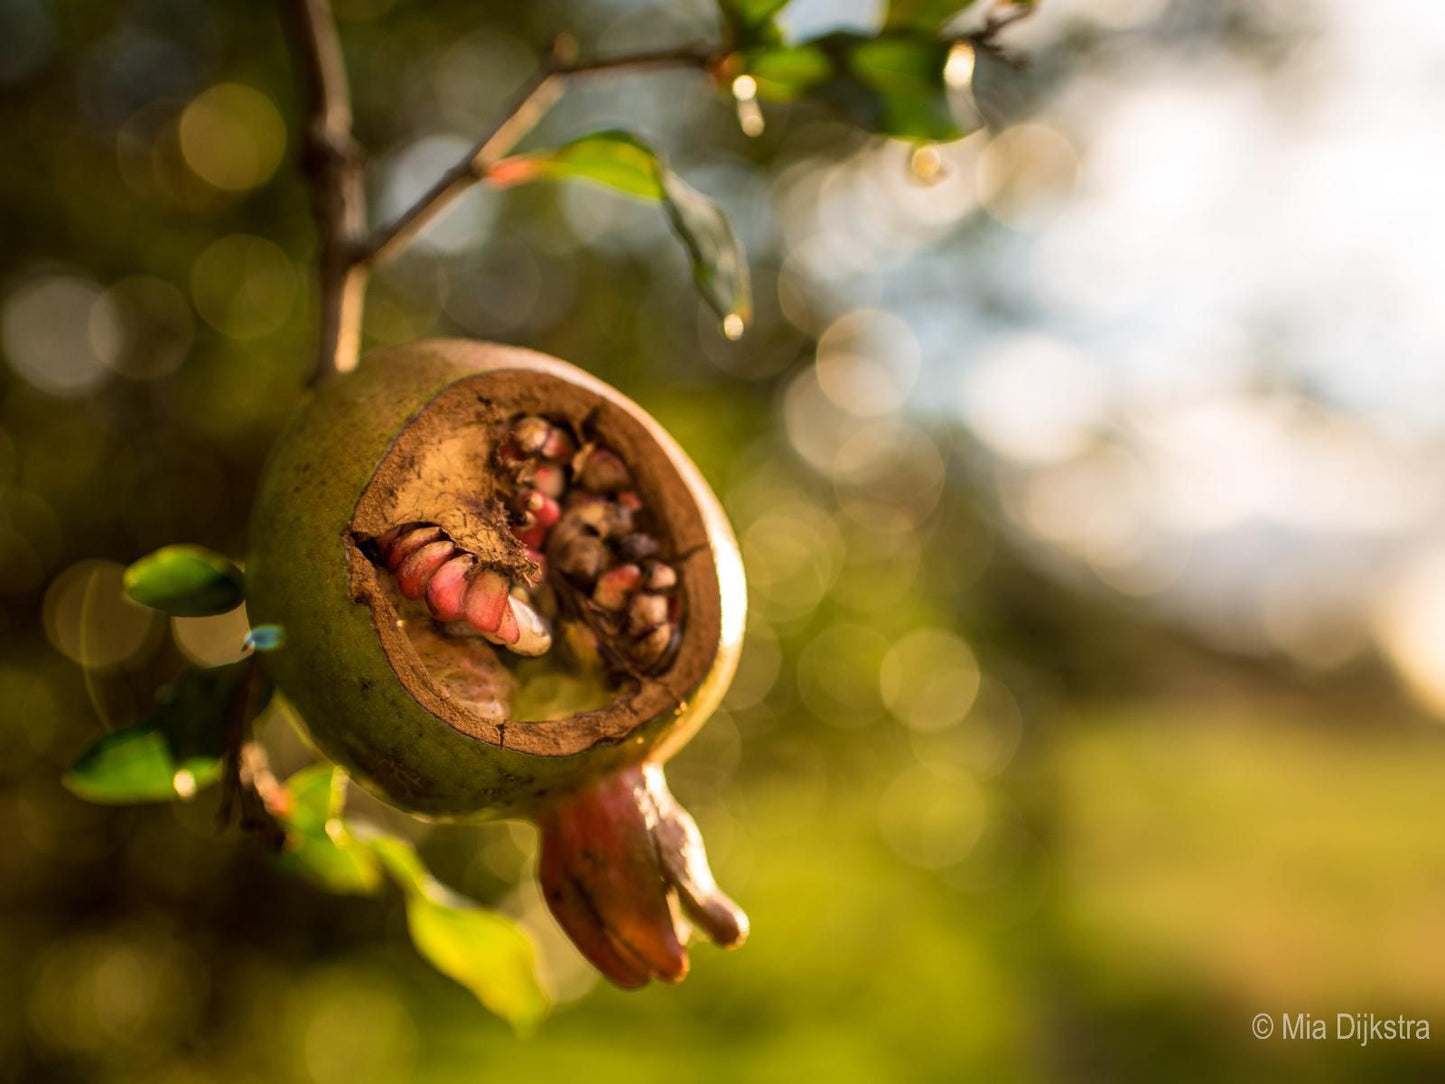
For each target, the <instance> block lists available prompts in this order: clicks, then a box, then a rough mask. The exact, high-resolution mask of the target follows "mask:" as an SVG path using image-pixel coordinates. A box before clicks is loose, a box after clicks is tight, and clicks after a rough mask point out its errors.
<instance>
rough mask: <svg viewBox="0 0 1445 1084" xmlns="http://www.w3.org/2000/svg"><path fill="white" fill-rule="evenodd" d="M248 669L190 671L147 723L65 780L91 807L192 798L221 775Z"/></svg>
mask: <svg viewBox="0 0 1445 1084" xmlns="http://www.w3.org/2000/svg"><path fill="white" fill-rule="evenodd" d="M249 668H250V667H249V664H248V663H246V662H239V663H233V664H231V665H230V666H219V667H215V668H213V669H208V670H187V671H186V672H185V673H183V674H182V675H181V676H180V677H179V678H178V679H177V680H176V682H175V683H174V684H173V685H171V686H170V687H169V688H167V689H164V690H162V693H161V696H160V698H159V702H158V704H157V706H156V710H155V711H154V712H153V713H152V714H151V716H150V717H149V718H148V719H146V720H145V721H144V722H142V723H138V724H137V725H135V726H132V727H127V728H126V729H124V730H117V731H116V732H114V733H113V734H107V735H106V736H105V737H103V738H101V739H100V740H99V741H97V742H96V743H95V744H94V745H92V746H91V747H90V748H89V749H87V750H86V751H85V752H84V753H82V754H81V756H80V759H79V760H77V761H76V762H75V766H74V767H72V768H71V769H70V771H69V772H67V773H66V774H65V776H64V778H63V780H62V782H63V783H64V784H65V786H66V787H67V788H69V790H70V791H71V792H72V793H74V794H75V795H77V796H79V797H81V798H84V799H86V800H87V801H91V802H105V803H114V804H125V803H131V802H169V801H174V800H175V799H177V798H189V797H191V796H192V795H194V794H195V792H196V791H197V790H199V789H200V788H201V787H205V786H209V785H210V784H211V783H214V782H215V781H216V780H217V779H219V778H220V775H221V757H222V755H223V753H224V751H225V727H226V719H227V717H228V715H229V713H230V711H231V710H232V708H233V706H234V703H235V698H236V697H237V696H239V695H242V692H243V690H242V686H241V683H242V682H243V681H244V680H246V678H247V672H248V670H249Z"/></svg>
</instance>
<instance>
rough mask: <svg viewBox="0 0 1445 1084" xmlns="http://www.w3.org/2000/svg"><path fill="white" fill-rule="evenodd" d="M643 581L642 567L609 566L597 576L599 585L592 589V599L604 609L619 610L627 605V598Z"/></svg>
mask: <svg viewBox="0 0 1445 1084" xmlns="http://www.w3.org/2000/svg"><path fill="white" fill-rule="evenodd" d="M641 582H642V569H640V568H638V567H637V566H636V565H618V566H617V567H616V568H609V569H608V570H607V571H606V572H604V573H602V575H600V576H598V577H597V586H596V587H595V588H594V589H593V591H592V601H593V602H595V603H597V605H599V606H601V607H602V608H603V609H604V610H612V611H614V612H615V611H617V610H621V609H623V608H624V607H625V606H626V605H627V600H628V598H629V597H631V595H632V593H633V592H634V591H636V590H637V587H638V585H639V584H640V583H641Z"/></svg>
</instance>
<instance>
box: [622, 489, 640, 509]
mask: <svg viewBox="0 0 1445 1084" xmlns="http://www.w3.org/2000/svg"><path fill="white" fill-rule="evenodd" d="M617 503H618V504H620V505H622V507H623V508H625V509H627V510H628V511H629V512H641V511H642V498H641V497H639V496H638V495H637V494H636V493H634V492H633V491H632V490H630V489H624V490H623V491H622V492H621V493H619V494H617Z"/></svg>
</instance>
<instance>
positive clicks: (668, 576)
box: [643, 561, 677, 591]
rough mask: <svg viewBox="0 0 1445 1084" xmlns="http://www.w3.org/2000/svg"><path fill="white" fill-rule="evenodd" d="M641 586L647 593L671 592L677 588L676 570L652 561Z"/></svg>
mask: <svg viewBox="0 0 1445 1084" xmlns="http://www.w3.org/2000/svg"><path fill="white" fill-rule="evenodd" d="M643 586H644V587H646V588H647V590H649V591H671V590H672V589H673V588H674V587H676V586H677V570H676V569H674V568H673V567H672V566H671V565H665V564H663V563H662V562H661V561H654V562H652V564H650V565H648V566H647V574H646V576H645V577H644V578H643Z"/></svg>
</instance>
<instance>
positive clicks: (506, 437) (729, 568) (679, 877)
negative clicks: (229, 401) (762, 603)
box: [246, 340, 747, 986]
mask: <svg viewBox="0 0 1445 1084" xmlns="http://www.w3.org/2000/svg"><path fill="white" fill-rule="evenodd" d="M246 576H247V584H248V603H247V604H248V608H249V613H250V617H251V620H252V621H253V623H256V624H263V623H264V624H278V625H281V626H283V627H284V628H285V630H286V642H285V646H284V647H283V648H282V649H281V650H279V651H276V652H272V653H268V654H267V655H266V656H265V665H266V666H267V667H268V669H269V670H270V671H271V673H272V676H273V678H274V679H275V681H276V684H277V686H278V688H279V689H280V690H281V692H282V693H283V694H284V695H285V696H286V697H287V698H288V699H289V700H290V701H291V702H292V704H294V706H295V707H296V708H297V709H298V711H299V713H300V714H301V716H302V718H303V719H304V721H305V725H306V728H307V730H308V731H309V732H310V734H311V736H312V737H313V739H314V740H315V742H316V744H317V745H318V746H319V747H320V749H321V750H322V751H323V752H324V753H325V754H326V755H327V756H329V757H330V758H332V759H333V760H335V761H337V762H338V763H340V764H341V765H343V766H344V767H345V768H346V769H347V770H348V771H350V772H351V773H352V775H353V776H354V777H355V778H356V779H357V780H358V781H359V782H360V783H361V784H362V785H363V786H365V787H366V788H368V789H369V790H371V791H372V792H373V793H375V794H377V795H378V796H380V797H382V798H383V799H385V800H387V801H389V802H391V803H393V804H395V805H397V806H399V807H401V808H403V809H405V810H407V811H409V812H412V813H415V814H419V815H422V816H426V817H433V818H443V819H462V818H477V817H494V816H526V817H529V818H531V819H532V820H534V821H535V822H536V823H537V825H538V826H539V828H540V830H541V839H542V849H541V860H540V868H539V874H540V878H541V881H542V886H543V891H544V895H545V897H546V899H547V903H548V905H549V906H550V908H551V909H552V912H553V914H554V915H555V916H556V917H557V919H558V921H559V922H560V924H561V925H562V927H563V928H564V929H565V930H566V932H567V933H568V935H569V936H570V937H571V938H572V940H573V941H574V942H575V943H576V944H577V946H578V947H579V948H580V949H581V951H582V952H583V953H584V955H586V956H587V958H588V959H589V960H590V961H591V962H592V963H593V964H594V965H596V966H597V967H598V968H599V969H600V970H601V971H602V972H603V973H604V974H606V975H607V976H608V977H609V978H610V979H612V980H613V981H614V982H616V983H618V984H619V985H622V986H637V985H641V984H642V983H644V982H646V981H647V980H648V979H649V978H659V979H664V980H668V981H676V980H677V979H680V978H681V977H682V976H683V975H684V974H685V972H686V970H687V956H686V953H685V951H684V949H683V943H684V941H685V934H686V926H685V925H684V923H683V922H682V921H681V919H680V916H679V911H681V912H682V913H684V914H685V915H686V916H687V918H688V919H689V920H690V922H691V924H692V925H693V926H695V927H697V928H698V929H700V930H702V931H703V932H705V933H706V934H707V935H708V936H709V937H711V938H712V939H713V940H714V941H716V942H717V943H719V944H722V945H724V946H732V945H736V944H739V943H741V941H742V940H743V939H744V938H745V937H746V934H747V919H746V917H745V916H744V915H743V913H742V912H741V911H740V910H739V909H738V908H737V906H736V905H735V904H733V902H732V901H731V900H730V899H728V897H727V896H725V895H724V894H723V893H722V892H721V891H720V890H719V889H718V887H717V885H716V883H715V882H714V880H713V878H712V874H711V873H710V871H709V870H708V866H707V859H706V855H705V853H704V851H703V846H702V840H701V836H700V835H699V833H698V830H697V826H696V825H695V824H694V822H693V820H692V818H691V817H690V816H689V815H688V814H687V813H686V811H685V810H683V809H682V808H681V807H680V806H679V805H678V804H677V802H676V801H675V800H674V799H673V798H672V795H671V794H670V793H669V792H668V789H667V784H666V782H665V780H664V778H663V774H662V767H661V765H662V764H663V762H665V761H666V760H667V758H668V757H670V756H671V755H672V754H673V753H674V752H676V751H677V750H678V749H679V748H681V746H682V745H683V744H684V743H685V742H686V741H687V740H688V738H690V737H691V736H692V734H694V733H695V732H696V731H697V729H698V728H699V727H700V726H701V725H702V724H703V723H704V722H705V721H706V719H707V718H708V716H709V715H710V714H711V713H712V711H713V709H714V708H715V707H716V706H717V703H718V701H719V700H720V699H721V697H722V695H723V693H724V691H725V690H726V688H727V686H728V683H729V682H730V681H731V679H732V675H733V672H734V670H735V669H736V665H737V658H738V652H739V650H740V646H741V640H742V630H743V621H744V608H745V604H746V590H745V586H744V581H743V573H742V563H741V560H740V558H739V555H738V551H737V544H736V542H735V540H734V538H733V535H732V531H731V529H730V528H729V526H728V523H727V520H726V518H725V516H724V514H723V512H722V509H721V507H720V506H719V504H718V502H717V499H716V497H714V496H713V494H712V492H711V491H710V490H709V488H708V486H707V484H706V482H704V481H703V479H702V477H701V475H700V474H699V473H698V471H697V469H696V467H695V466H693V464H692V463H691V461H690V460H689V459H688V458H687V456H686V454H685V453H684V452H683V451H682V450H681V449H680V448H679V447H678V446H677V444H676V442H674V441H673V440H672V438H671V437H670V436H669V435H668V434H667V433H666V432H665V431H664V430H663V429H662V428H661V427H660V426H659V425H658V424H657V423H656V422H655V421H654V420H652V419H651V418H650V417H649V416H648V415H647V414H646V413H645V412H644V411H643V410H642V409H641V408H640V407H638V406H637V405H636V404H634V403H632V402H631V401H630V400H628V399H626V398H625V397H623V396H622V395H621V394H619V393H618V392H617V391H616V390H614V389H613V388H611V387H609V386H608V385H606V384H604V383H603V382H601V381H599V380H597V379H596V378H594V377H592V376H589V375H588V374H586V373H584V372H582V371H581V370H579V369H577V368H575V367H573V366H571V365H568V364H567V363H565V362H562V361H559V360H557V359H555V358H550V357H547V356H545V355H542V354H538V353H534V352H532V351H527V350H522V349H517V348H514V347H507V346H497V345H492V344H484V343H474V342H467V341H458V340H430V341H423V342H417V343H411V344H407V345H404V346H397V347H392V348H388V349H385V350H381V351H378V352H376V353H374V354H372V355H369V356H368V357H366V358H364V359H363V360H362V363H361V365H360V366H359V367H358V368H357V369H355V370H354V371H353V372H351V373H347V374H344V375H341V376H336V377H333V378H330V379H329V380H327V381H325V382H323V383H322V385H321V386H320V387H318V388H317V390H316V391H315V393H314V394H313V396H312V398H311V399H310V400H309V401H308V403H307V404H305V405H304V406H303V407H302V409H301V411H300V412H299V414H298V416H297V417H296V418H295V420H294V421H293V422H292V423H291V425H290V427H289V428H288V429H287V430H286V431H285V433H283V435H282V436H281V438H280V440H279V441H278V443H277V446H276V448H275V450H274V452H273V454H272V457H271V460H270V462H269V463H268V466H267V469H266V472H265V474H264V476H263V478H262V482H261V486H260V491H259V494H258V498H257V502H256V507H255V513H254V517H253V521H252V540H251V551H250V554H249V557H248V562H247V569H246Z"/></svg>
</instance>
